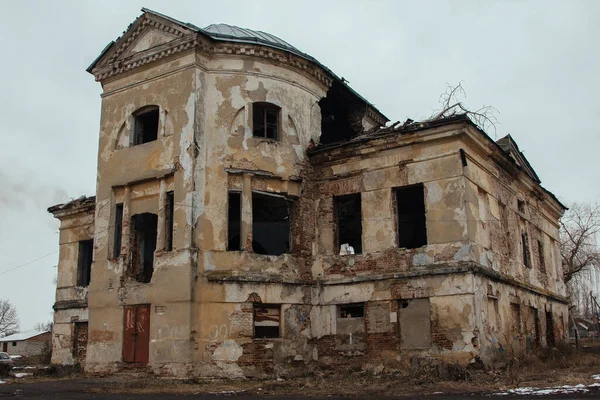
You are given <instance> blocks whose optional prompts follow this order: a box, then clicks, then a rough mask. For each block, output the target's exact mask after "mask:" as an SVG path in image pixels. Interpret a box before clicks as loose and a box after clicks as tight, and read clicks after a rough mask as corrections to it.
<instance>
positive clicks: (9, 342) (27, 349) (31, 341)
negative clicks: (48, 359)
mask: <svg viewBox="0 0 600 400" xmlns="http://www.w3.org/2000/svg"><path fill="white" fill-rule="evenodd" d="M50 340H52V333H51V332H50V331H47V332H40V331H27V332H22V333H15V334H14V335H9V336H5V337H3V338H0V348H1V349H2V351H3V352H5V353H8V354H10V355H15V354H18V355H20V356H24V357H30V356H39V355H40V354H41V353H42V350H43V348H44V344H45V343H49V342H50Z"/></svg>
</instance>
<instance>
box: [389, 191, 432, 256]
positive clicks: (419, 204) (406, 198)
mask: <svg viewBox="0 0 600 400" xmlns="http://www.w3.org/2000/svg"><path fill="white" fill-rule="evenodd" d="M396 207H397V208H396V210H397V211H396V213H397V214H396V215H397V218H398V247H405V248H407V249H414V248H417V247H421V246H424V245H426V244H427V228H426V224H425V197H424V190H423V184H418V185H414V186H408V187H403V188H397V189H396Z"/></svg>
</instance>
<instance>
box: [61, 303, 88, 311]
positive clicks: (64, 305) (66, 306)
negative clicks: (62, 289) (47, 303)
mask: <svg viewBox="0 0 600 400" xmlns="http://www.w3.org/2000/svg"><path fill="white" fill-rule="evenodd" d="M87 306H88V304H87V300H61V301H57V302H56V303H54V306H52V308H53V309H54V311H57V310H69V309H71V308H87Z"/></svg>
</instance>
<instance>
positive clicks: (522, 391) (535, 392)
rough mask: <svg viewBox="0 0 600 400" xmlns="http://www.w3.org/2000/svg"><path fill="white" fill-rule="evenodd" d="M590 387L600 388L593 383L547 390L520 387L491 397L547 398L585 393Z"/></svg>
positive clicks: (599, 385) (548, 388) (554, 387)
mask: <svg viewBox="0 0 600 400" xmlns="http://www.w3.org/2000/svg"><path fill="white" fill-rule="evenodd" d="M592 387H600V384H598V383H593V384H591V385H588V386H586V385H584V384H581V383H580V384H578V385H574V386H572V385H562V386H553V387H547V388H537V387H522V388H515V389H509V390H507V391H506V392H498V393H493V395H495V396H506V395H509V394H518V395H522V396H525V395H528V396H547V395H550V394H573V393H587V392H589V389H588V388H592Z"/></svg>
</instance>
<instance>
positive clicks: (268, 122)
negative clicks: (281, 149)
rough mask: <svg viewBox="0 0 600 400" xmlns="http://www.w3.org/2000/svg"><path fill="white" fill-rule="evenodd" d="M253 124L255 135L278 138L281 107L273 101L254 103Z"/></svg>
mask: <svg viewBox="0 0 600 400" xmlns="http://www.w3.org/2000/svg"><path fill="white" fill-rule="evenodd" d="M252 124H253V127H252V130H253V132H254V137H262V138H268V139H277V129H278V125H279V107H277V106H276V105H275V104H271V103H254V104H252Z"/></svg>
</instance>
